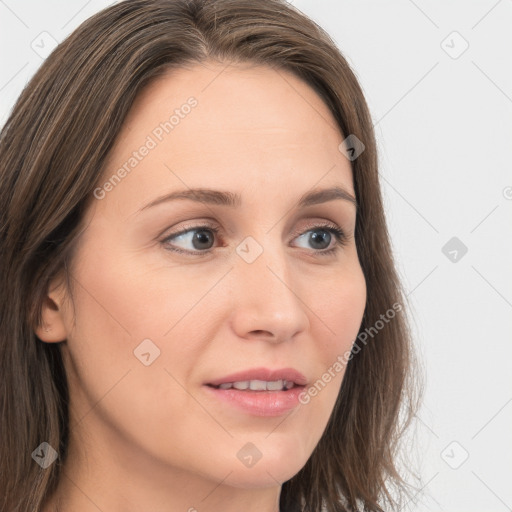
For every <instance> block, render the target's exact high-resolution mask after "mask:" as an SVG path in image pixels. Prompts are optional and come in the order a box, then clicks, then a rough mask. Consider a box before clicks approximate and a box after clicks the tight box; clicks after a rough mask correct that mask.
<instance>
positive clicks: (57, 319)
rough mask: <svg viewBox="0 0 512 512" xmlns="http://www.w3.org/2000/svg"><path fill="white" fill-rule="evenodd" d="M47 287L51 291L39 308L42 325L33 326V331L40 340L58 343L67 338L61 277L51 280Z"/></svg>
mask: <svg viewBox="0 0 512 512" xmlns="http://www.w3.org/2000/svg"><path fill="white" fill-rule="evenodd" d="M49 288H50V290H52V291H51V292H49V293H48V294H47V295H46V297H45V298H44V300H43V305H42V308H41V318H42V325H38V326H36V327H34V332H35V334H36V336H37V337H38V338H39V339H40V340H41V341H44V342H46V343H58V342H60V341H65V340H66V338H67V330H66V322H65V317H64V314H65V308H64V299H65V294H64V284H63V281H62V279H61V280H60V281H59V282H57V280H55V281H53V282H52V283H51V284H50V287H49Z"/></svg>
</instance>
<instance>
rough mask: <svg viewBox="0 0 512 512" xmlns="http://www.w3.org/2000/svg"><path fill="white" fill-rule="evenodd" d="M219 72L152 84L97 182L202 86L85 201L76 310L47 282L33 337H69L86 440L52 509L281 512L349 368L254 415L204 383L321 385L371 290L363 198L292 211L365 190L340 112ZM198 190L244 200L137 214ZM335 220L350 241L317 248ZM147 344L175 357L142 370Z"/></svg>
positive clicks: (78, 440) (281, 79)
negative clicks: (283, 494) (325, 194)
mask: <svg viewBox="0 0 512 512" xmlns="http://www.w3.org/2000/svg"><path fill="white" fill-rule="evenodd" d="M224 68H225V65H224V64H223V65H221V64H219V63H215V62H207V63H202V64H200V65H194V66H190V67H188V68H181V69H179V70H174V71H172V72H170V73H168V74H167V75H165V76H163V77H161V78H159V79H158V80H157V81H156V82H153V83H152V84H151V85H150V86H149V87H148V88H146V89H145V90H144V91H143V92H142V93H141V94H140V95H139V96H138V98H137V100H136V102H135V103H134V105H133V107H132V110H131V111H130V113H129V116H128V118H127V119H126V121H125V123H124V126H123V130H122V132H121V133H120V136H119V137H118V139H117V140H116V144H115V146H114V148H113V150H112V151H111V153H110V155H109V159H108V163H107V166H106V170H105V173H104V176H103V177H102V180H100V182H99V184H100V186H101V185H102V184H103V183H104V182H105V180H107V179H108V178H109V177H110V176H111V175H112V174H113V173H114V172H115V170H116V169H118V168H119V167H120V166H122V165H123V163H124V162H126V161H127V160H128V158H129V157H130V155H131V154H132V152H133V151H134V150H137V149H138V148H139V147H140V146H141V145H142V144H143V143H144V141H145V140H146V138H147V136H148V135H149V134H151V133H152V130H154V128H155V127H156V126H158V125H159V123H160V122H162V121H163V120H165V119H168V118H169V116H170V114H171V113H172V111H173V110H174V109H175V108H179V107H180V106H181V105H182V104H183V103H185V102H186V100H187V98H189V97H190V96H194V97H195V98H196V99H197V102H198V104H197V106H196V107H195V108H193V109H192V110H191V112H190V114H188V115H187V116H185V117H184V118H183V119H181V120H180V123H179V125H177V126H176V127H175V128H174V130H173V131H172V132H171V133H169V134H166V135H165V136H164V138H163V140H162V141H161V142H159V144H158V145H157V147H156V148H154V149H152V150H151V151H150V152H149V154H148V155H147V156H146V157H145V158H144V159H143V160H142V161H141V162H140V163H139V164H138V165H137V166H136V167H135V168H134V169H133V170H132V171H131V172H130V173H129V174H128V175H127V176H126V177H125V178H124V179H123V180H122V181H121V182H120V183H118V184H117V185H116V186H115V187H114V188H113V189H112V190H111V191H109V192H108V193H106V194H105V197H104V198H103V199H95V200H94V201H93V202H92V204H91V206H90V208H89V209H88V210H87V212H86V215H85V218H84V219H83V222H84V226H85V230H84V232H83V234H82V235H81V238H80V240H79V244H78V246H77V251H76V253H75V255H74V259H73V262H72V265H71V268H70V271H71V275H72V282H73V284H74V290H73V304H74V308H73V306H72V304H71V301H70V297H69V292H68V290H66V288H65V286H64V284H63V281H62V280H60V279H56V280H55V281H54V282H53V283H52V285H51V286H50V289H49V290H50V291H49V294H48V297H47V298H46V300H45V304H44V308H43V322H44V326H41V327H37V329H36V334H37V335H38V337H39V339H40V340H42V341H43V342H48V343H56V342H58V343H61V345H60V347H61V350H62V355H63V358H64V364H65V367H66V371H67V375H68V380H69V388H70V404H71V406H70V408H71V412H70V415H71V440H70V448H69V456H68V458H67V459H66V460H65V464H64V476H63V478H62V479H61V481H60V483H59V487H58V488H57V492H56V493H55V494H54V496H53V497H52V498H51V500H49V501H48V504H47V506H46V507H45V509H44V512H51V511H53V510H55V506H56V505H57V504H58V505H59V510H61V511H64V512H65V511H68V510H74V511H80V512H82V511H83V512H89V511H94V512H97V511H98V510H102V511H109V512H121V511H123V512H132V511H133V512H135V511H140V510H151V511H153V512H178V511H180V512H184V511H189V512H193V511H194V510H197V511H198V512H220V511H222V512H235V511H240V510H244V511H247V512H255V511H258V512H261V511H266V512H270V511H278V510H279V508H278V502H279V495H280V490H281V484H282V483H283V482H284V481H286V480H288V479H290V478H291V477H292V476H294V475H295V474H296V473H297V472H298V471H299V470H300V469H301V468H302V467H303V466H304V464H305V463H306V461H307V460H308V458H309V456H310V455H311V453H312V452H313V450H314V448H315V446H316V445H317V443H318V441H319V440H320V437H321V435H322V433H323V431H324V429H325V427H326V424H327V421H328V419H329V416H330V414H331V412H332V409H333V407H334V404H335V401H336V397H337V394H338V391H339V389H340V385H341V382H342V378H343V374H344V370H343V371H340V372H338V373H336V376H335V378H333V379H332V380H331V381H330V382H329V383H328V384H327V385H326V386H325V388H324V389H323V390H322V391H321V392H320V393H318V395H317V396H316V397H314V398H312V399H311V401H310V402H309V403H308V404H307V405H299V406H298V407H296V408H295V409H293V411H292V412H291V413H287V414H285V415H283V416H278V417H258V416H254V415H251V414H247V413H244V412H241V411H240V410H238V409H235V408H233V407H232V406H230V405H227V404H224V403H221V402H219V401H217V400H215V399H214V398H211V397H210V396H209V395H207V394H206V392H205V389H204V387H203V384H204V383H205V382H207V381H208V379H213V378H217V377H222V376H224V375H228V374H230V373H233V372H235V371H239V370H245V369H249V368H253V367H258V366H264V367H268V368H273V369H274V368H283V367H293V368H296V369H297V370H299V371H300V372H302V373H303V374H304V375H305V376H306V377H307V379H308V382H309V383H314V382H315V381H316V380H317V379H319V378H320V377H321V376H322V374H323V373H324V372H325V371H326V369H327V368H329V367H331V366H332V365H333V363H334V362H335V361H336V358H337V357H338V356H339V355H341V354H343V353H344V352H345V351H347V350H350V348H351V346H352V344H353V342H354V340H355V338H356V336H357V333H358V329H359V326H360V324H361V320H362V316H363V312H364V307H365V303H366V283H365V279H364V276H363V272H362V269H361V266H360V263H359V260H358V254H357V247H356V244H355V240H354V229H355V222H356V208H355V206H354V205H353V204H351V203H350V202H349V201H346V200H331V201H328V202H324V203H323V204H318V205H314V206H309V207H307V208H303V209H297V208H296V207H295V205H296V203H297V202H298V200H299V198H300V197H301V196H302V195H303V194H304V193H307V192H310V191H311V190H312V189H314V188H317V189H318V188H328V187H331V186H339V187H343V188H344V189H345V190H346V191H348V192H349V193H350V194H352V195H354V188H353V180H352V171H351V167H350V162H349V160H348V159H347V158H346V157H345V156H344V155H343V154H342V153H341V152H340V151H339V149H338V146H339V144H340V143H341V142H342V140H343V139H344V137H343V136H342V134H341V133H340V132H339V130H338V129H337V127H336V123H335V120H334V118H333V116H332V114H331V113H330V111H329V109H328V107H327V106H326V105H325V104H324V103H323V101H322V100H321V99H320V97H319V96H318V95H317V94H316V93H315V92H314V91H313V90H312V89H311V88H310V87H309V86H307V85H306V84H305V83H304V82H302V81H301V80H300V79H299V78H297V77H295V76H294V75H292V74H289V73H288V72H284V71H279V72H277V71H275V70H272V69H271V68H268V67H262V66H253V65H240V64H237V65H234V64H231V65H230V66H229V67H227V68H226V69H224ZM194 187H205V188H212V189H219V190H224V191H230V192H233V193H238V194H240V196H241V198H242V205H241V206H239V207H238V208H231V207H228V206H221V205H210V204H205V203H198V202H193V201H190V200H177V201H171V202H167V203H165V202H164V203H161V204H159V205H158V206H154V207H152V208H148V209H145V210H143V211H142V212H139V210H140V209H141V208H142V207H143V206H144V205H146V204H148V203H149V202H151V201H153V200H154V199H156V198H158V197H160V196H162V195H163V194H165V193H168V192H172V191H176V190H182V189H188V188H194ZM208 220H209V221H210V223H211V224H213V225H214V226H216V227H218V229H219V233H218V235H216V234H215V233H212V232H210V233H209V235H210V238H211V241H210V242H209V241H208V240H210V239H208V238H207V239H206V242H203V245H202V246H199V248H197V247H198V246H197V245H196V246H194V245H193V242H192V236H193V235H194V234H196V233H197V232H195V231H192V232H189V233H188V235H187V236H186V237H184V238H182V239H180V240H179V239H174V240H168V241H167V242H165V241H164V238H167V237H169V236H170V235H171V234H173V233H177V232H179V231H181V230H183V229H184V228H185V227H186V228H189V227H190V228H191V227H195V226H201V225H202V224H203V223H204V221H208ZM325 224H334V225H336V226H338V227H340V228H341V229H342V230H343V231H344V232H345V234H346V237H347V240H346V243H345V245H344V246H339V247H338V250H337V251H336V252H335V253H334V254H331V255H327V256H322V255H320V252H322V251H324V250H325V249H324V248H326V247H327V248H331V247H334V246H335V245H336V242H335V240H336V239H335V236H334V235H332V236H331V237H330V238H329V235H325V237H326V241H325V243H324V244H323V245H321V244H320V245H314V243H312V242H311V239H310V235H311V234H317V235H320V236H321V235H322V233H324V231H323V225H325ZM318 225H320V227H317V226H318ZM312 230H313V231H312ZM304 233H305V236H303V237H301V236H300V235H302V234H304ZM207 236H208V234H207ZM247 236H251V237H252V238H253V239H254V240H255V241H256V242H257V243H258V244H259V246H260V247H261V248H262V250H263V252H262V253H261V254H260V255H259V257H258V258H256V259H255V260H254V261H253V262H252V263H248V262H247V261H245V260H244V259H243V258H242V257H241V256H240V255H239V253H238V252H237V251H236V248H237V246H239V245H240V243H241V242H242V241H243V240H244V239H245V238H246V237H247ZM320 240H321V239H320ZM173 244H174V245H173ZM169 246H174V247H178V248H181V249H183V250H188V251H190V252H194V251H195V252H196V253H198V252H200V251H203V252H207V251H210V252H209V253H208V254H207V255H206V256H193V255H186V254H179V253H175V252H172V251H171V250H170V249H169ZM201 247H204V248H201ZM208 247H210V248H209V249H208ZM251 247H252V248H251V249H250V251H254V250H255V249H254V247H256V246H251ZM148 338H149V339H151V340H152V342H153V343H154V344H155V345H157V346H158V347H159V349H160V356H159V357H158V358H156V359H155V360H154V361H153V362H152V363H151V364H150V365H149V366H145V365H144V364H142V363H141V362H140V360H139V359H138V358H137V357H135V355H134V350H135V349H136V347H137V346H138V345H139V344H140V343H141V342H142V340H144V339H148ZM248 442H250V443H253V444H254V445H255V446H256V447H257V449H258V450H259V451H260V452H261V453H262V457H261V459H260V460H259V461H258V462H257V463H256V464H255V465H253V466H252V467H250V468H249V467H246V466H245V465H244V464H242V463H241V461H240V460H239V458H238V457H237V452H238V451H239V450H240V449H241V448H242V447H243V446H244V445H245V444H246V443H248Z"/></svg>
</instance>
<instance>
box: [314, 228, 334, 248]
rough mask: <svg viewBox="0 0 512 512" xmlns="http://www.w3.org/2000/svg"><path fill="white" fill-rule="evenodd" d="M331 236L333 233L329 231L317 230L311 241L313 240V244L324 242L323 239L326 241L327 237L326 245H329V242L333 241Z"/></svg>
mask: <svg viewBox="0 0 512 512" xmlns="http://www.w3.org/2000/svg"><path fill="white" fill-rule="evenodd" d="M318 233H322V234H321V235H318ZM330 237H331V234H330V233H329V232H328V231H316V232H314V233H312V234H311V237H310V238H311V242H312V245H313V246H314V245H315V244H317V243H320V244H322V240H323V241H324V242H325V239H326V238H327V244H326V246H325V247H329V243H330V241H331V240H330ZM325 247H317V249H325Z"/></svg>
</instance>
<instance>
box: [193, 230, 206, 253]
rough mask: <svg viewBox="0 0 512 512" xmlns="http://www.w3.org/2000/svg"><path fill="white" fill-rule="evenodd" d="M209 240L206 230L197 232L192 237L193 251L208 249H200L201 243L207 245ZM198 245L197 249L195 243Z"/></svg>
mask: <svg viewBox="0 0 512 512" xmlns="http://www.w3.org/2000/svg"><path fill="white" fill-rule="evenodd" d="M208 238H209V232H208V231H206V230H201V231H197V232H196V235H195V236H194V239H193V242H194V248H195V249H209V248H210V247H202V246H201V244H202V243H208ZM196 241H197V242H198V243H199V247H197V244H196V243H195V242H196Z"/></svg>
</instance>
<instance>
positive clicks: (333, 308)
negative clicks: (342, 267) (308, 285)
mask: <svg viewBox="0 0 512 512" xmlns="http://www.w3.org/2000/svg"><path fill="white" fill-rule="evenodd" d="M311 304H314V305H315V306H314V310H313V311H314V313H315V314H316V315H317V317H318V323H319V324H320V325H319V329H323V332H325V333H326V335H325V336H323V337H322V339H323V340H324V341H323V343H322V347H323V350H322V352H323V354H324V356H326V357H327V360H324V363H326V364H328V365H330V364H332V363H333V362H334V360H336V357H337V356H338V355H342V354H343V353H344V352H345V351H346V350H350V348H351V346H352V344H353V342H354V341H355V339H356V337H357V334H358V332H359V328H360V326H361V321H362V318H363V314H364V309H365V306H366V281H365V278H364V275H363V272H362V269H361V267H360V266H359V265H357V267H355V269H354V270H350V271H349V270H347V271H346V272H341V273H340V274H339V275H338V276H337V277H336V278H333V279H331V280H330V281H328V282H327V283H326V285H325V286H324V287H323V289H322V290H318V291H317V293H315V295H314V297H313V298H312V302H311ZM312 309H313V308H312Z"/></svg>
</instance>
